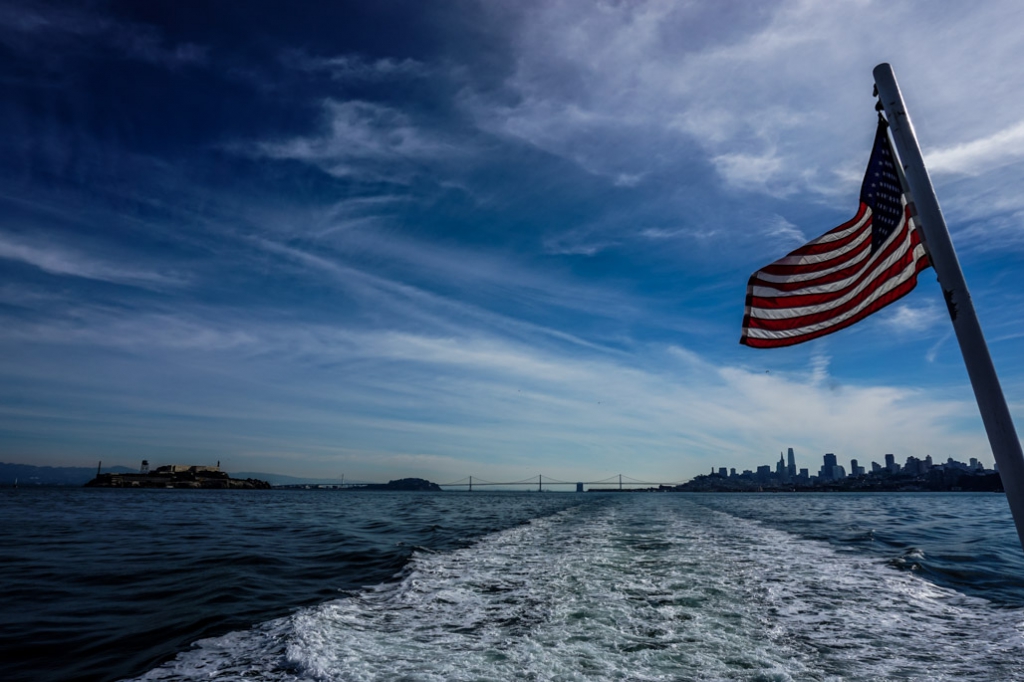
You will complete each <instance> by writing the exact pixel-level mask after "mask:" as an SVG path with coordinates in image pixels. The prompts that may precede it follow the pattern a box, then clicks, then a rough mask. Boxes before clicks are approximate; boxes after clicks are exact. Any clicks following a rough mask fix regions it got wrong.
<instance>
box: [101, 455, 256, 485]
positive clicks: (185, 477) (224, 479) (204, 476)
mask: <svg viewBox="0 0 1024 682" xmlns="http://www.w3.org/2000/svg"><path fill="white" fill-rule="evenodd" d="M85 487H86V488H193V489H194V488H200V489H216V490H269V489H270V484H269V483H267V482H266V481H261V480H259V479H257V478H246V479H239V478H231V476H229V475H228V474H227V473H226V472H224V471H221V470H220V462H218V463H217V466H202V465H195V464H168V465H166V466H161V467H157V468H156V469H154V470H152V471H150V470H149V462H146V461H145V460H144V461H143V462H142V468H141V470H140V471H139V473H137V474H136V473H130V474H126V473H110V474H102V473H99V471H97V472H96V478H94V479H92V480H91V481H89V482H88V483H86V484H85Z"/></svg>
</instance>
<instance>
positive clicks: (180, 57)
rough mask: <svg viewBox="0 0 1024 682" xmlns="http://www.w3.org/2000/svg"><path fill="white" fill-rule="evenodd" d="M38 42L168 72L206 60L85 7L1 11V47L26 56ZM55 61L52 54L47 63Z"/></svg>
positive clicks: (27, 6) (147, 29)
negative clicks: (109, 53)
mask: <svg viewBox="0 0 1024 682" xmlns="http://www.w3.org/2000/svg"><path fill="white" fill-rule="evenodd" d="M39 40H48V41H57V42H61V43H70V44H73V45H74V46H75V47H76V48H77V49H78V50H84V51H99V50H103V49H114V50H116V51H118V52H120V53H121V54H123V55H124V56H126V57H128V58H131V59H136V60H140V61H144V62H149V63H151V64H157V65H160V66H165V67H168V68H178V67H183V66H190V65H204V64H206V63H207V61H208V59H209V48H208V47H206V46H203V45H197V44H194V43H177V44H175V43H170V42H169V41H168V40H167V39H166V38H165V37H164V35H163V34H162V32H161V31H160V30H159V29H158V28H156V27H154V26H150V25H146V24H139V23H133V22H128V21H124V20H117V19H113V18H111V17H110V16H106V15H102V14H99V13H94V12H90V11H89V10H88V9H86V8H85V7H84V6H82V7H73V6H64V7H60V6H54V5H48V4H42V3H33V2H28V3H18V5H17V6H14V5H10V4H4V5H0V42H4V43H6V44H7V45H9V46H12V47H15V48H17V49H19V50H25V51H30V50H35V49H36V47H38V41H39ZM59 57H60V55H59V53H53V52H51V53H50V54H48V55H47V57H46V59H48V60H54V59H57V58H59Z"/></svg>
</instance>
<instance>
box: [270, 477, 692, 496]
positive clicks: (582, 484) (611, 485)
mask: <svg viewBox="0 0 1024 682" xmlns="http://www.w3.org/2000/svg"><path fill="white" fill-rule="evenodd" d="M687 480H689V479H684V480H680V481H667V482H666V481H644V480H641V479H638V478H633V477H631V476H626V475H625V474H615V475H613V476H609V477H608V478H602V479H600V480H597V481H565V480H562V479H560V478H552V477H551V476H545V475H544V474H537V475H536V476H530V477H529V478H523V479H520V480H518V481H490V480H487V479H484V478H480V477H478V476H466V477H465V478H460V479H459V480H457V481H451V482H449V483H438V484H437V485H438V486H439V487H441V488H443V489H445V490H454V491H466V492H472V491H473V490H481V489H484V488H490V489H492V490H494V489H497V490H502V489H504V490H516V489H529V488H534V487H535V488H536V490H538V491H540V492H543V491H544V489H545V488H547V489H552V488H555V487H558V488H564V487H565V486H574V487H575V489H576V490H577V491H579V492H582V491H583V490H584V489H585V488H586V489H589V490H593V491H595V492H599V491H602V490H608V491H616V490H632V489H634V488H640V487H652V486H658V487H661V486H665V487H672V486H676V485H680V484H682V483H685V482H686V481H687ZM367 485H369V486H378V485H383V484H382V483H380V482H378V481H362V480H352V479H349V480H347V481H346V480H345V476H344V475H342V476H341V478H340V479H338V481H337V482H331V481H324V480H320V481H316V482H309V483H290V484H283V485H276V486H274V487H275V488H330V489H335V490H337V489H346V488H362V487H363V486H367Z"/></svg>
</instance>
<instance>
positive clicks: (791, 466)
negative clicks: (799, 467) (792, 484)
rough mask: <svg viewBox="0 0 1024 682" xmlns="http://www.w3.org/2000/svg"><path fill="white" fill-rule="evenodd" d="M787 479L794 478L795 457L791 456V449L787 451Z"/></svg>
mask: <svg viewBox="0 0 1024 682" xmlns="http://www.w3.org/2000/svg"><path fill="white" fill-rule="evenodd" d="M789 477H790V478H796V456H795V455H794V454H793V448H790V449H789Z"/></svg>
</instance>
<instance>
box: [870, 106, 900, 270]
mask: <svg viewBox="0 0 1024 682" xmlns="http://www.w3.org/2000/svg"><path fill="white" fill-rule="evenodd" d="M887 127H888V125H887V124H886V123H885V121H882V120H879V122H878V132H877V133H875V144H874V146H873V147H872V148H871V160H870V161H868V170H867V172H866V173H865V174H864V184H862V185H861V187H860V200H861V201H862V202H864V203H865V204H867V205H868V206H870V207H871V213H872V219H871V251H872V253H873V252H875V251H877V250H878V249H879V248H881V246H882V244H884V243H885V240H886V239H888V238H889V235H891V234H892V233H893V232H894V231H895V230H896V227H897V226H898V225H899V224H900V218H901V216H902V214H903V204H902V203H901V202H900V198H901V197H902V196H903V189H902V188H901V187H900V179H899V177H897V175H896V166H895V156H894V155H893V153H892V147H890V146H889V136H888V135H887V134H886V128H887Z"/></svg>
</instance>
